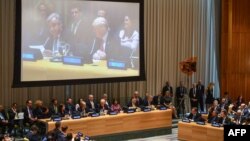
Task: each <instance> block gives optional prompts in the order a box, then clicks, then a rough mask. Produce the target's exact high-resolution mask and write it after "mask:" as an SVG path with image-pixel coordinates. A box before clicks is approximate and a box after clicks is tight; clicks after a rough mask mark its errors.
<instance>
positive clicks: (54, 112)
mask: <svg viewBox="0 0 250 141" xmlns="http://www.w3.org/2000/svg"><path fill="white" fill-rule="evenodd" d="M56 107H57V113H56V111H55V109H54V105H50V106H49V112H50V114H51V115H55V114H58V112H59V107H58V106H56Z"/></svg>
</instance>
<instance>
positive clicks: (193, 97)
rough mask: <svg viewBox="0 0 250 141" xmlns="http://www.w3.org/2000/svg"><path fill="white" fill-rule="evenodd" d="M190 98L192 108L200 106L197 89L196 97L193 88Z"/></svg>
mask: <svg viewBox="0 0 250 141" xmlns="http://www.w3.org/2000/svg"><path fill="white" fill-rule="evenodd" d="M189 98H190V102H191V106H194V105H195V106H196V105H197V106H198V99H199V97H198V94H197V89H196V90H195V95H194V88H191V89H190V91H189ZM192 99H196V100H197V101H192Z"/></svg>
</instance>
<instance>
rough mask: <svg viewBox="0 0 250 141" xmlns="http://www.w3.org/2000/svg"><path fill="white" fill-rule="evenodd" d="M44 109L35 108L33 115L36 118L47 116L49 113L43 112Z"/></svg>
mask: <svg viewBox="0 0 250 141" xmlns="http://www.w3.org/2000/svg"><path fill="white" fill-rule="evenodd" d="M45 110H46V109H44V108H35V109H34V111H33V113H34V117H37V118H38V119H44V118H49V114H45V113H44V112H45Z"/></svg>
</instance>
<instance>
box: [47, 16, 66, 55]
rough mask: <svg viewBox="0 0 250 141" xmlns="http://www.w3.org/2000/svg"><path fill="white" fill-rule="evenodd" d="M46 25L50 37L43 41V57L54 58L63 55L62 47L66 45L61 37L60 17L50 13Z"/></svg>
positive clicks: (61, 24) (61, 23)
mask: <svg viewBox="0 0 250 141" xmlns="http://www.w3.org/2000/svg"><path fill="white" fill-rule="evenodd" d="M47 23H48V26H49V33H50V36H48V37H47V39H46V40H45V41H44V44H43V46H44V47H45V50H44V51H43V55H44V56H46V57H56V56H61V55H64V53H63V52H61V51H62V50H61V49H62V48H61V47H62V45H63V44H64V45H65V44H66V42H65V41H64V39H63V38H64V37H63V34H62V33H63V22H62V19H61V16H60V15H59V14H58V13H52V14H50V15H49V17H48V18H47Z"/></svg>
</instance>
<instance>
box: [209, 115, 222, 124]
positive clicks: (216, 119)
mask: <svg viewBox="0 0 250 141" xmlns="http://www.w3.org/2000/svg"><path fill="white" fill-rule="evenodd" d="M218 121H219V117H217V116H216V117H209V118H208V121H207V122H208V123H213V122H216V123H218Z"/></svg>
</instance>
